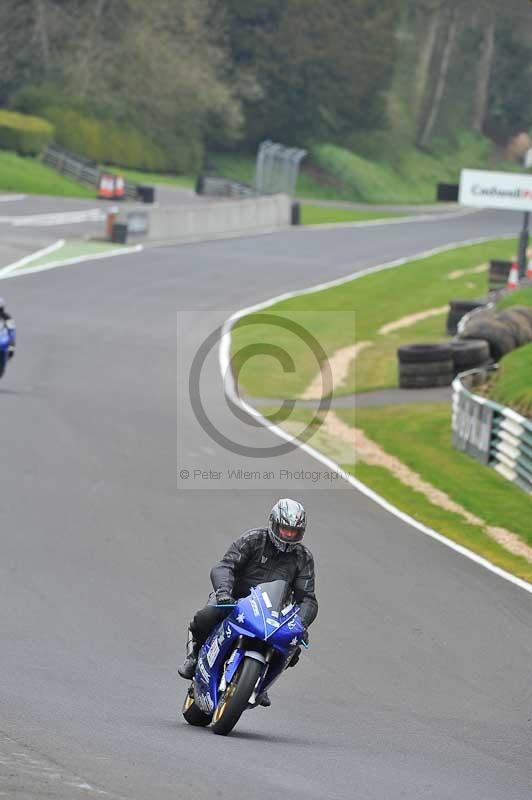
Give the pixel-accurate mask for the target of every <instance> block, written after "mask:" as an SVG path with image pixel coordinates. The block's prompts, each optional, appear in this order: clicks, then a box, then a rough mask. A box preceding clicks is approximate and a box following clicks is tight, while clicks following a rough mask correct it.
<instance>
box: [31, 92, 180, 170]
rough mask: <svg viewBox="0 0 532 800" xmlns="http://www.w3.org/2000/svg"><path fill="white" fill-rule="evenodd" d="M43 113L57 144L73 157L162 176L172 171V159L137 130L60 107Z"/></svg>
mask: <svg viewBox="0 0 532 800" xmlns="http://www.w3.org/2000/svg"><path fill="white" fill-rule="evenodd" d="M44 113H45V115H46V117H47V118H48V119H50V120H52V121H53V122H54V124H55V127H56V137H55V140H56V142H57V144H60V145H61V146H62V147H64V148H65V149H66V150H70V151H71V152H72V153H77V154H78V155H82V156H86V157H87V158H91V159H94V160H95V161H99V162H101V163H107V164H116V165H117V166H121V167H130V168H131V169H143V170H152V171H155V172H163V171H164V170H171V169H172V167H173V163H172V158H171V156H170V155H169V154H166V153H165V152H164V151H163V150H162V148H160V147H158V145H156V144H155V143H154V142H153V141H151V139H148V138H147V137H146V136H143V135H142V134H141V133H140V132H139V131H138V130H136V129H135V128H132V127H130V126H123V127H121V126H119V125H117V124H116V123H114V122H106V121H102V120H98V119H95V118H93V117H87V116H85V115H84V114H82V113H81V112H80V111H77V110H75V109H72V108H63V107H61V106H54V107H52V108H48V109H46V110H45V111H44Z"/></svg>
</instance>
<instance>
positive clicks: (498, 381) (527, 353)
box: [489, 344, 532, 419]
mask: <svg viewBox="0 0 532 800" xmlns="http://www.w3.org/2000/svg"><path fill="white" fill-rule="evenodd" d="M489 397H491V399H492V400H495V401H496V402H497V403H501V405H503V406H509V407H510V408H514V409H515V410H516V411H518V412H519V413H520V414H522V415H523V416H524V417H529V418H530V419H532V344H527V345H525V346H524V347H519V348H518V349H517V350H513V351H512V352H511V353H508V355H506V356H504V358H502V359H501V361H500V362H499V369H498V370H497V373H496V375H495V377H494V378H493V381H492V383H491V385H490V388H489Z"/></svg>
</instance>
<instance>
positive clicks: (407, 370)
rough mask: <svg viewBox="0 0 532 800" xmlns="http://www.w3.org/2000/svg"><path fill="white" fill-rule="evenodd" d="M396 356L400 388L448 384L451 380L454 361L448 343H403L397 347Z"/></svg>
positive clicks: (423, 387)
mask: <svg viewBox="0 0 532 800" xmlns="http://www.w3.org/2000/svg"><path fill="white" fill-rule="evenodd" d="M397 357H398V360H399V386H400V387H401V388H402V389H426V388H429V387H432V386H449V385H450V384H451V383H452V381H453V378H454V361H453V351H452V349H451V345H450V344H444V343H437V344H405V345H402V346H401V347H399V348H398V350H397Z"/></svg>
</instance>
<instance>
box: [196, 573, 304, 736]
mask: <svg viewBox="0 0 532 800" xmlns="http://www.w3.org/2000/svg"><path fill="white" fill-rule="evenodd" d="M298 611H299V607H298V606H297V605H294V604H293V603H292V592H291V588H290V585H289V584H288V583H287V582H286V581H283V580H278V581H272V582H270V583H262V584H259V585H258V586H255V587H254V588H253V589H251V592H250V594H249V595H248V597H244V598H242V599H241V600H239V601H238V602H237V603H236V605H235V606H234V608H233V610H232V612H231V613H230V614H229V616H228V617H226V619H225V620H224V621H223V622H221V623H220V625H219V626H218V627H217V628H215V629H214V631H213V632H212V634H211V635H210V636H209V638H208V639H207V641H206V642H205V644H204V645H203V647H202V648H201V650H200V652H199V657H198V665H197V667H196V672H195V675H194V678H193V679H192V682H191V684H190V687H189V689H188V692H187V696H186V698H185V702H184V704H183V716H184V718H185V720H186V721H187V722H188V723H189V724H190V725H200V726H207V725H211V728H212V730H213V732H214V733H217V734H220V735H222V736H225V735H226V734H228V733H230V732H231V731H232V730H233V728H234V727H235V725H236V723H237V722H238V720H239V719H240V717H241V716H242V714H243V712H244V711H245V710H246V709H248V708H255V707H256V706H257V705H258V700H259V699H260V696H261V694H262V693H263V692H264V691H266V690H267V689H269V688H270V686H271V685H272V684H273V683H274V681H276V680H277V678H279V676H280V675H281V674H282V672H283V670H284V669H285V668H286V667H287V665H288V664H289V662H290V660H291V659H292V656H293V655H294V653H295V651H296V649H297V647H298V646H299V644H300V641H301V638H302V637H303V635H304V632H305V629H304V627H303V624H302V623H301V620H300V619H299V615H298Z"/></svg>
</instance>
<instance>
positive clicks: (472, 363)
mask: <svg viewBox="0 0 532 800" xmlns="http://www.w3.org/2000/svg"><path fill="white" fill-rule="evenodd" d="M450 345H451V350H452V354H453V364H454V374H455V375H458V373H459V372H467V370H469V369H475V367H487V366H489V365H490V364H491V363H492V361H491V359H490V348H489V344H488V343H487V342H486V340H485V339H453V341H452V342H450Z"/></svg>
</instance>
